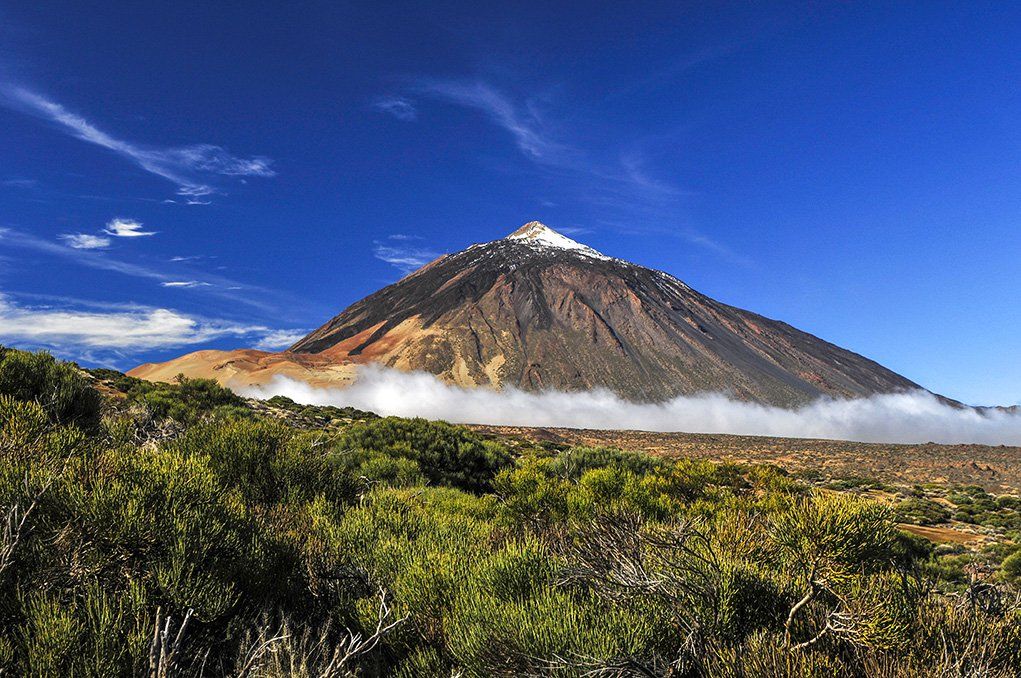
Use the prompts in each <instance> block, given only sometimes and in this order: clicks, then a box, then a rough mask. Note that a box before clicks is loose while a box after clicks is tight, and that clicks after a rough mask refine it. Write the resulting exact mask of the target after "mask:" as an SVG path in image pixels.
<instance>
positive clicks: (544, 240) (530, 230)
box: [505, 221, 610, 259]
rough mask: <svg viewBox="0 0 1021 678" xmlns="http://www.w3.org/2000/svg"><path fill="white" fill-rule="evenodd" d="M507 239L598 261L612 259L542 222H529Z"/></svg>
mask: <svg viewBox="0 0 1021 678" xmlns="http://www.w3.org/2000/svg"><path fill="white" fill-rule="evenodd" d="M505 239H506V240H518V241H521V242H525V243H528V244H530V245H535V246H538V247H555V248H557V249H562V250H571V251H573V252H577V253H578V254H581V255H583V256H587V257H595V258H596V259H609V258H610V257H608V256H606V255H605V254H602V253H600V252H597V251H596V250H594V249H592V248H591V247H589V246H588V245H582V244H581V243H580V242H576V241H574V240H571V239H570V238H568V237H567V236H566V235H561V234H560V233H557V232H556V231H554V230H553V229H552V228H550V227H549V226H547V225H546V224H544V223H542V222H541V221H529V222H528V223H527V224H525V225H524V226H522V227H521V228H519V229H518V230H516V231H514V232H513V233H511V234H510V235H508V236H507V237H506V238H505Z"/></svg>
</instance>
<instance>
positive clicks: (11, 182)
mask: <svg viewBox="0 0 1021 678" xmlns="http://www.w3.org/2000/svg"><path fill="white" fill-rule="evenodd" d="M38 185H39V182H38V181H36V180H35V179H18V178H15V179H4V180H3V181H0V186H6V187H8V188H24V189H28V188H35V187H36V186H38Z"/></svg>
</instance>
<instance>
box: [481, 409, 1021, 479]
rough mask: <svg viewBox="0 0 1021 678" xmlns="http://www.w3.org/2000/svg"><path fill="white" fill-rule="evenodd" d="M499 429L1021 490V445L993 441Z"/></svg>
mask: <svg viewBox="0 0 1021 678" xmlns="http://www.w3.org/2000/svg"><path fill="white" fill-rule="evenodd" d="M472 428H473V429H475V430H477V431H479V432H482V433H485V434H489V435H496V436H520V437H522V438H525V439H528V440H532V441H535V442H543V441H549V442H554V443H562V444H567V445H596V446H608V447H617V448H620V449H625V450H633V451H642V452H648V453H649V454H655V455H662V456H668V457H693V458H705V459H713V460H716V461H732V462H743V463H770V464H776V465H777V466H780V467H782V468H785V469H787V470H790V471H800V470H808V469H811V470H815V471H819V472H820V473H822V474H824V475H825V476H828V477H833V478H848V477H856V476H857V477H867V478H875V479H878V480H882V481H885V482H890V483H897V484H909V485H911V484H915V483H928V482H933V483H951V484H954V483H960V484H966V485H980V486H981V487H983V488H985V489H986V490H988V491H990V492H994V493H1000V494H1003V493H1009V494H1021V448H1019V447H1006V446H998V447H991V446H988V445H937V444H935V443H925V444H922V445H894V444H883V443H856V442H848V441H841V440H811V439H804V438H769V437H764V436H736V435H721V434H702V433H651V432H648V431H599V430H590V429H566V428H528V427H518V426H472Z"/></svg>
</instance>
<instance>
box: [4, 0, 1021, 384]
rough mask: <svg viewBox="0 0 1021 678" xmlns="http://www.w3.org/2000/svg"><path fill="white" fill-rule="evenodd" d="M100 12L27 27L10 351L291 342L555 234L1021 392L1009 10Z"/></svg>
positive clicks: (161, 7) (1018, 160)
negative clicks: (536, 229) (526, 239)
mask: <svg viewBox="0 0 1021 678" xmlns="http://www.w3.org/2000/svg"><path fill="white" fill-rule="evenodd" d="M102 5H103V6H97V5H95V4H94V3H93V4H86V3H80V2H66V3H65V2H49V1H46V0H33V1H32V2H0V208H2V209H0V229H4V230H2V231H0V295H2V297H0V341H4V342H6V343H10V344H14V345H19V346H45V347H49V348H51V349H52V350H54V351H55V352H57V353H59V354H61V355H64V356H68V357H75V358H78V359H81V360H83V361H85V362H92V363H102V364H111V365H115V366H118V367H122V368H127V367H131V366H133V365H135V364H137V363H138V362H141V361H143V360H153V359H166V358H169V357H173V356H175V355H178V354H180V353H182V352H185V351H187V350H195V349H197V348H206V347H223V348H226V347H236V346H246V345H247V346H250V345H255V344H257V343H259V344H260V345H265V346H269V345H272V344H273V343H274V342H276V343H278V344H279V343H280V342H286V341H287V340H288V339H289V336H288V334H293V332H294V331H301V330H307V329H311V328H314V327H316V326H318V325H319V324H321V323H322V322H323V321H325V320H326V319H327V318H328V317H330V316H332V315H334V314H335V313H337V312H339V311H340V310H341V309H343V308H344V307H345V306H346V305H348V304H349V303H351V302H352V301H355V300H357V299H359V298H361V297H362V296H364V295H366V294H368V293H370V292H372V291H374V290H376V289H377V288H379V287H381V286H382V285H384V284H386V283H388V282H392V281H393V280H395V279H396V278H397V277H399V276H400V275H401V268H407V267H408V266H413V265H414V263H415V262H418V261H422V260H424V259H426V258H429V257H430V256H432V255H433V254H434V253H439V252H444V251H453V250H458V249H461V248H463V247H465V246H467V245H469V244H471V243H473V242H480V241H485V240H491V239H494V238H498V237H502V236H503V235H506V234H507V233H508V232H510V231H512V230H513V229H515V228H516V227H518V226H519V225H520V224H522V223H524V222H526V221H530V220H532V219H540V220H542V221H544V222H545V223H547V224H549V225H550V226H552V227H553V228H558V229H562V230H563V231H564V232H566V233H569V234H570V235H572V237H574V238H576V239H578V240H581V241H583V242H585V243H586V244H589V245H591V246H593V247H595V248H597V249H599V250H601V251H603V252H606V253H608V254H612V255H615V256H619V257H622V258H626V259H630V260H632V261H635V262H638V263H641V264H645V265H648V266H652V267H655V268H661V269H663V270H666V271H668V272H670V273H672V274H674V275H676V276H677V277H679V278H681V279H682V280H684V281H686V282H687V283H689V284H690V285H692V286H693V287H695V288H697V289H699V290H701V291H703V292H705V293H707V294H709V295H711V296H713V297H715V298H717V299H719V300H721V301H725V302H728V303H731V304H735V305H737V306H741V307H744V308H748V309H751V310H754V311H757V312H760V313H763V314H765V315H767V316H770V317H775V318H780V319H782V320H785V321H787V322H790V323H791V324H793V325H795V326H797V327H799V328H802V329H805V330H807V331H810V332H812V333H814V334H817V335H819V336H821V337H823V338H825V339H827V340H830V341H833V342H835V343H837V344H840V345H842V346H845V347H847V348H850V349H852V350H855V351H858V352H860V353H862V354H864V355H867V356H869V357H871V358H873V359H875V360H878V361H879V362H881V363H883V364H885V365H887V366H888V367H890V368H892V369H894V370H896V371H898V372H900V373H902V374H904V375H906V376H907V377H909V378H911V379H914V380H915V381H917V382H919V383H921V384H923V385H924V386H926V387H928V388H930V389H933V390H935V391H937V392H940V393H944V394H946V395H949V396H952V397H955V398H960V399H963V400H965V401H968V402H972V403H983V404H989V403H995V404H1010V403H1016V402H1018V401H1019V400H1021V360H1019V359H1018V353H1019V345H1021V333H1019V331H1018V330H1019V329H1021V297H1019V284H1018V282H1019V275H1018V262H1019V258H1021V230H1019V217H1021V181H1019V178H1021V92H1019V86H1021V50H1019V49H1018V45H1021V8H1018V6H1017V5H1013V3H983V2H970V3H959V2H956V3H949V2H948V3H937V2H928V3H871V4H867V3H863V4H845V3H832V4H830V3H806V4H803V5H797V4H794V3H775V4H765V3H758V4H755V3H735V4H723V3H687V7H684V6H681V5H679V3H676V2H667V3H662V4H658V3H638V4H629V5H621V4H620V3H605V4H602V5H600V6H594V5H593V3H581V2H579V3H574V4H569V3H565V2H558V3H550V2H541V3H533V4H529V3H506V4H503V3H478V2H470V3H468V2H466V3H435V2H434V3H409V4H403V3H363V4H359V3H355V4H351V3H337V2H322V3H317V2H304V3H256V2H180V1H179V2H174V3H162V2H161V3H152V2H150V3H145V2H130V3H129V2H118V3H102ZM753 5H754V6H753ZM1011 5H1013V6H1011ZM189 203H193V204H189ZM115 220H120V221H115ZM139 223H140V224H141V225H140V226H139V225H138V224H139ZM104 231H109V233H104ZM138 233H154V235H144V236H143V235H136V237H130V236H131V235H133V234H138ZM83 236H87V237H83ZM181 258H186V259H184V260H181ZM175 259H177V260H175ZM388 260H389V262H388ZM390 262H396V264H395V263H390ZM167 283H171V284H170V285H167ZM173 283H178V284H176V285H175V284H173ZM278 331H287V332H283V333H278ZM153 347H155V348H153Z"/></svg>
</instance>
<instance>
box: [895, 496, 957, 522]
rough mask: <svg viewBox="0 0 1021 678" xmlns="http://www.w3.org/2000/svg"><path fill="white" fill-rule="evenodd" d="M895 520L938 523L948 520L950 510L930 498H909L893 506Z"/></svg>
mask: <svg viewBox="0 0 1021 678" xmlns="http://www.w3.org/2000/svg"><path fill="white" fill-rule="evenodd" d="M894 513H895V514H896V516H897V520H899V521H901V522H902V523H911V524H912V525H938V524H940V523H945V522H947V521H948V520H950V516H951V513H950V510H949V509H947V508H946V507H945V506H942V505H941V504H937V503H936V502H934V501H932V500H930V499H918V498H911V499H907V500H905V501H902V502H900V503H899V504H897V506H896V507H895V508H894Z"/></svg>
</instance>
